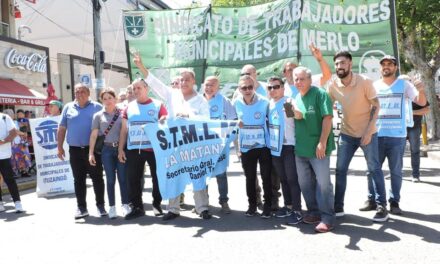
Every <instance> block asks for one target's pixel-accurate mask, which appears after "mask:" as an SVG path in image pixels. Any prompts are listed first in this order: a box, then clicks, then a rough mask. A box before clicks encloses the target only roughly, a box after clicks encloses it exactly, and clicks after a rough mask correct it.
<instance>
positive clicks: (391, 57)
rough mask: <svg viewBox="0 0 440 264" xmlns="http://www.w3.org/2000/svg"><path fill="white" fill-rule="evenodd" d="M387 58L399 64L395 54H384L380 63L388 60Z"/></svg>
mask: <svg viewBox="0 0 440 264" xmlns="http://www.w3.org/2000/svg"><path fill="white" fill-rule="evenodd" d="M386 60H389V61H392V62H393V63H394V65H397V60H396V58H395V57H394V56H391V55H385V56H383V57H382V59H380V64H382V62H383V61H386Z"/></svg>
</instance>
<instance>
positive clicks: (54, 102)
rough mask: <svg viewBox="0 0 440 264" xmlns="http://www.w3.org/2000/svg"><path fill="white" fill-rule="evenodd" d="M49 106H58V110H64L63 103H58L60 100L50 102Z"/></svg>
mask: <svg viewBox="0 0 440 264" xmlns="http://www.w3.org/2000/svg"><path fill="white" fill-rule="evenodd" d="M49 105H56V106H58V108H59V109H60V110H61V109H63V103H61V102H60V101H58V100H52V101H50V102H49Z"/></svg>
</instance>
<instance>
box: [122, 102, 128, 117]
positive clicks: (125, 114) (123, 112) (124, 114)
mask: <svg viewBox="0 0 440 264" xmlns="http://www.w3.org/2000/svg"><path fill="white" fill-rule="evenodd" d="M127 109H128V105H127V106H126V107H125V108H124V109H123V110H122V118H123V119H128V116H127Z"/></svg>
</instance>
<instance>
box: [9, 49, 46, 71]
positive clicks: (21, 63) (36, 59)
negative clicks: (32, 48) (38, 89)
mask: <svg viewBox="0 0 440 264" xmlns="http://www.w3.org/2000/svg"><path fill="white" fill-rule="evenodd" d="M46 60H47V56H46V55H41V54H38V53H34V52H31V53H29V54H27V55H25V54H20V53H18V51H17V50H16V49H10V50H9V52H8V53H7V55H6V56H5V65H6V67H8V68H18V69H20V70H27V71H33V72H42V73H45V72H46V69H47V62H46Z"/></svg>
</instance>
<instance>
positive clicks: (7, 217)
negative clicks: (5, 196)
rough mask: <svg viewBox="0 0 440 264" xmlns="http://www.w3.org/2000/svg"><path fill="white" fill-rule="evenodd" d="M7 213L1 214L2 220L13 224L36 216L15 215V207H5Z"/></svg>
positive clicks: (26, 214)
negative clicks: (21, 219) (24, 218)
mask: <svg viewBox="0 0 440 264" xmlns="http://www.w3.org/2000/svg"><path fill="white" fill-rule="evenodd" d="M5 209H6V211H4V212H1V213H0V220H3V221H4V222H12V221H16V220H18V219H20V218H23V217H28V216H33V215H34V214H30V213H26V211H25V212H23V213H19V214H17V213H15V207H14V206H5Z"/></svg>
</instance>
